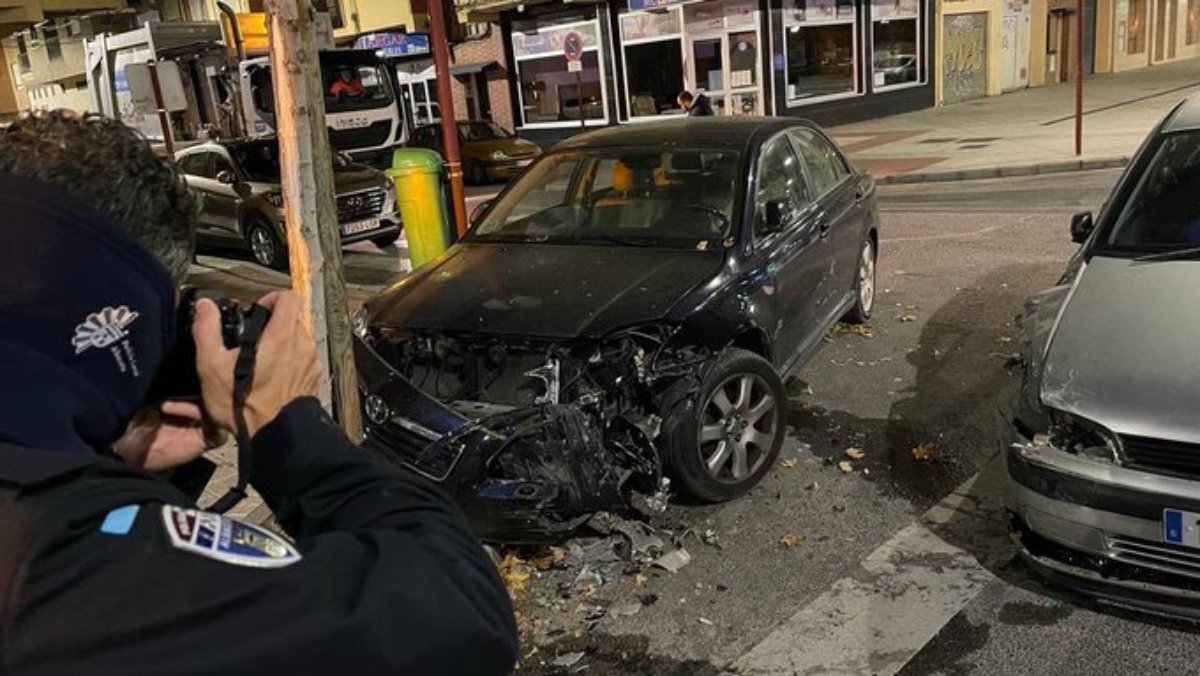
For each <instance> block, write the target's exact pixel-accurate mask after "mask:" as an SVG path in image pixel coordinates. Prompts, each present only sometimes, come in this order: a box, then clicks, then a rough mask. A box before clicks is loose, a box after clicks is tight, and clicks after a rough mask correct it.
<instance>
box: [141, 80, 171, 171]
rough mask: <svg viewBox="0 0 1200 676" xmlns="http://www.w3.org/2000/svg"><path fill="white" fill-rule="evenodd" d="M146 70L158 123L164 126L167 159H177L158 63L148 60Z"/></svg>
mask: <svg viewBox="0 0 1200 676" xmlns="http://www.w3.org/2000/svg"><path fill="white" fill-rule="evenodd" d="M146 70H148V71H150V88H151V89H152V90H154V107H155V108H157V109H158V124H159V126H161V127H162V134H163V146H165V147H166V149H167V161H169V162H174V161H175V142H174V141H173V140H172V139H171V114H170V113H168V112H167V106H166V104H165V103H163V95H162V87H160V86H159V84H158V64H157V63H155V61H154V59H150V60H149V61H147V62H146Z"/></svg>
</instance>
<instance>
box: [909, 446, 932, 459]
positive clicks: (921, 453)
mask: <svg viewBox="0 0 1200 676" xmlns="http://www.w3.org/2000/svg"><path fill="white" fill-rule="evenodd" d="M912 457H913V460H917V461H925V460H929V459H930V458H932V457H933V444H921V445H920V446H917V447H916V448H914V449H912Z"/></svg>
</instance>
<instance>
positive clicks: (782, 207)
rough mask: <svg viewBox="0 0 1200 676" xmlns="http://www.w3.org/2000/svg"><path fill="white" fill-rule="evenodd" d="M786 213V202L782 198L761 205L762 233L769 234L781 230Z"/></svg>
mask: <svg viewBox="0 0 1200 676" xmlns="http://www.w3.org/2000/svg"><path fill="white" fill-rule="evenodd" d="M786 214H787V202H785V201H784V200H770V201H769V202H767V203H766V204H765V205H763V222H762V228H761V231H762V233H763V234H769V233H772V232H779V231H780V230H782V229H783V221H784V218H786Z"/></svg>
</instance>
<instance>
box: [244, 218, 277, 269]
mask: <svg viewBox="0 0 1200 676" xmlns="http://www.w3.org/2000/svg"><path fill="white" fill-rule="evenodd" d="M250 252H251V253H252V254H254V260H255V261H256V262H257V263H258V264H259V265H264V266H266V267H272V266H273V265H274V264H275V257H276V256H277V255H279V253H278V251H276V248H275V242H274V241H273V240H272V239H271V233H269V232H267V231H266V229H264V228H263V227H262V226H257V227H255V228H254V230H252V231H251V232H250Z"/></svg>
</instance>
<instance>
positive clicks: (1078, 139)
mask: <svg viewBox="0 0 1200 676" xmlns="http://www.w3.org/2000/svg"><path fill="white" fill-rule="evenodd" d="M1082 154H1083V0H1075V155H1076V156H1077V157H1078V156H1079V155H1082Z"/></svg>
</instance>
